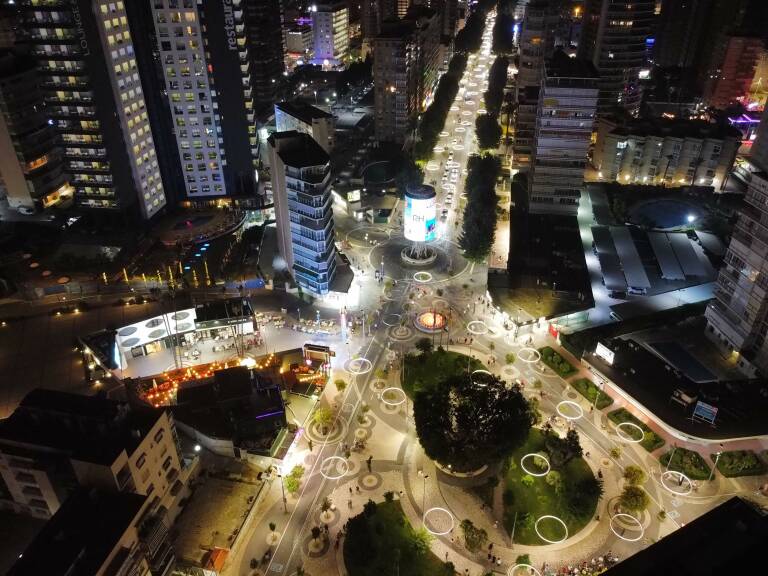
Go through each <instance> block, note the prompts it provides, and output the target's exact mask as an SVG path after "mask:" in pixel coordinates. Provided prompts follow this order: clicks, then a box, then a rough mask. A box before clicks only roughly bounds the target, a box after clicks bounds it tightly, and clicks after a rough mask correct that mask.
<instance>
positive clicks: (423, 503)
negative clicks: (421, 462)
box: [419, 470, 429, 524]
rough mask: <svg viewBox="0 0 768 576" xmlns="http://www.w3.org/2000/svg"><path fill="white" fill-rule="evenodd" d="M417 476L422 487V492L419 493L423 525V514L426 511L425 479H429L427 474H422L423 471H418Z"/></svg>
mask: <svg viewBox="0 0 768 576" xmlns="http://www.w3.org/2000/svg"><path fill="white" fill-rule="evenodd" d="M419 476H421V479H422V486H423V490H422V491H421V522H422V524H423V523H424V520H425V514H424V513H425V512H426V511H427V508H426V504H427V478H429V474H424V471H423V470H419Z"/></svg>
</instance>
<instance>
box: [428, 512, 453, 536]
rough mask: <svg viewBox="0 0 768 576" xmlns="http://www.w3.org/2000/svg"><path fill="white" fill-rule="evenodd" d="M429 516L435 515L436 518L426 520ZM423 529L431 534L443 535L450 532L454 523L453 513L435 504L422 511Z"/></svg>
mask: <svg viewBox="0 0 768 576" xmlns="http://www.w3.org/2000/svg"><path fill="white" fill-rule="evenodd" d="M430 516H436V517H437V519H433V520H431V521H429V520H427V519H428V518H429V517H430ZM422 522H423V523H424V529H425V530H426V531H427V532H429V533H430V534H432V535H433V536H445V535H447V534H450V533H451V531H452V530H453V527H454V525H455V521H454V519H453V514H451V512H450V511H449V510H446V509H445V508H441V507H439V506H435V507H434V508H430V509H429V510H426V511H425V512H424V515H423V516H422Z"/></svg>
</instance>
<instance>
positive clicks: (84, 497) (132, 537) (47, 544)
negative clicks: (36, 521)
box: [8, 488, 176, 576]
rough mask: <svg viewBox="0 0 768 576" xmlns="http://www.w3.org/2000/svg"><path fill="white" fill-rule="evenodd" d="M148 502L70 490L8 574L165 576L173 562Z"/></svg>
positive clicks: (128, 496)
mask: <svg viewBox="0 0 768 576" xmlns="http://www.w3.org/2000/svg"><path fill="white" fill-rule="evenodd" d="M151 500H152V499H151V498H148V497H146V496H142V495H140V494H125V493H119V492H108V491H104V490H96V489H91V490H87V489H82V488H81V489H79V490H77V491H75V492H74V493H73V494H72V495H71V496H70V497H69V498H68V499H67V501H66V502H65V503H64V505H63V506H62V507H61V508H60V509H59V510H58V512H56V514H55V515H54V516H53V518H51V519H50V520H49V521H48V522H47V523H46V524H45V526H43V528H42V530H40V533H39V534H37V535H36V536H35V538H34V540H33V541H32V543H31V544H30V545H29V546H28V547H27V548H26V549H25V550H24V552H23V553H22V554H19V558H18V560H16V562H15V564H14V565H13V566H12V567H11V569H10V570H9V571H8V574H9V575H11V574H12V575H13V576H38V575H40V574H90V575H92V576H107V575H109V574H112V575H116V574H121V575H128V574H131V575H134V576H138V575H141V576H148V575H153V576H155V575H157V576H159V575H165V574H170V573H171V572H172V571H173V568H174V563H175V560H176V557H175V554H174V551H173V548H172V546H171V543H170V537H169V535H168V529H167V527H166V526H165V524H164V523H163V518H162V515H158V514H157V513H155V514H152V513H148V509H149V508H150V506H151Z"/></svg>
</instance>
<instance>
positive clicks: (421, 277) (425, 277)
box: [413, 272, 432, 284]
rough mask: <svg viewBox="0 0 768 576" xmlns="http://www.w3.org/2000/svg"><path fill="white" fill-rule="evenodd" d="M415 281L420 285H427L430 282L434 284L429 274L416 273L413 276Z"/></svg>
mask: <svg viewBox="0 0 768 576" xmlns="http://www.w3.org/2000/svg"><path fill="white" fill-rule="evenodd" d="M413 280H414V282H418V283H419V284H426V283H428V282H432V274H430V273H429V272H416V273H415V274H414V275H413Z"/></svg>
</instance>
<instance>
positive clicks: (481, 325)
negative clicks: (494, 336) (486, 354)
mask: <svg viewBox="0 0 768 576" xmlns="http://www.w3.org/2000/svg"><path fill="white" fill-rule="evenodd" d="M467 332H469V333H470V334H473V335H475V336H483V335H484V334H488V326H486V324H485V322H483V321H482V320H472V321H471V322H469V323H468V324H467Z"/></svg>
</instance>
